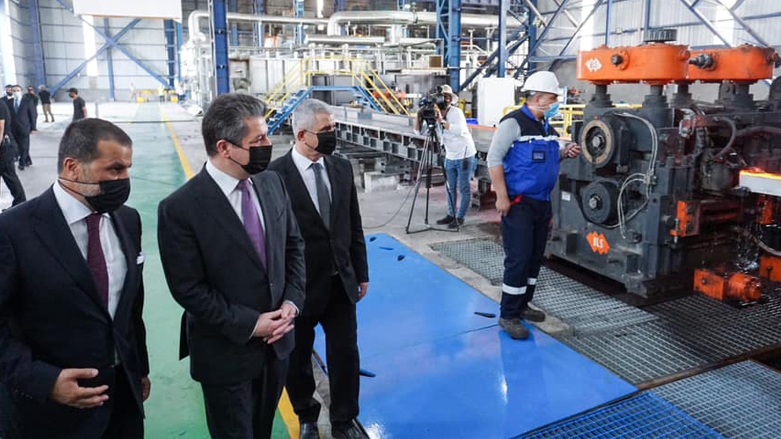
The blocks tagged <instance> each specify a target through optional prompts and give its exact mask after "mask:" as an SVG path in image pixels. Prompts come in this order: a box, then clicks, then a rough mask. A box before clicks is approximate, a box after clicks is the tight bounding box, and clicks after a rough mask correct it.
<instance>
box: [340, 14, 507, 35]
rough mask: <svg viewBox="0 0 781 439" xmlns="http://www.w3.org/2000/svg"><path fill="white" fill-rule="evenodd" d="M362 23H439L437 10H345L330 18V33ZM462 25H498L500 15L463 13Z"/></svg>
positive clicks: (426, 24) (433, 24)
mask: <svg viewBox="0 0 781 439" xmlns="http://www.w3.org/2000/svg"><path fill="white" fill-rule="evenodd" d="M348 22H349V23H362V24H367V23H371V24H400V25H408V26H409V25H418V26H435V25H436V24H437V13H436V12H408V11H343V12H337V13H335V14H333V15H331V18H329V19H328V35H339V33H340V30H339V29H340V26H342V25H343V24H345V23H348ZM461 26H462V27H497V26H499V17H498V16H496V15H480V14H461ZM520 26H521V22H520V21H518V20H517V19H513V20H512V22H510V20H508V23H507V27H508V28H512V29H514V28H517V27H520Z"/></svg>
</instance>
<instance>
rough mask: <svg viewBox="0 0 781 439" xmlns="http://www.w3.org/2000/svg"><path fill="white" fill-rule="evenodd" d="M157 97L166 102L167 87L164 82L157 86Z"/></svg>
mask: <svg viewBox="0 0 781 439" xmlns="http://www.w3.org/2000/svg"><path fill="white" fill-rule="evenodd" d="M157 97H158V98H159V99H160V102H165V87H163V84H160V85H158V86H157Z"/></svg>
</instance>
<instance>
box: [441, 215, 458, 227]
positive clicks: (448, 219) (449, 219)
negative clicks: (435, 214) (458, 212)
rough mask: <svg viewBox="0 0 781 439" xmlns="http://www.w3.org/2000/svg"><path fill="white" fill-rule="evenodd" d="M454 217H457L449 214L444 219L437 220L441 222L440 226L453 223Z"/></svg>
mask: <svg viewBox="0 0 781 439" xmlns="http://www.w3.org/2000/svg"><path fill="white" fill-rule="evenodd" d="M454 219H455V218H453V217H452V216H450V215H448V216H446V217H444V218H442V219H438V220H437V224H439V225H440V226H442V225H445V224H451V223H452V222H453V220H454Z"/></svg>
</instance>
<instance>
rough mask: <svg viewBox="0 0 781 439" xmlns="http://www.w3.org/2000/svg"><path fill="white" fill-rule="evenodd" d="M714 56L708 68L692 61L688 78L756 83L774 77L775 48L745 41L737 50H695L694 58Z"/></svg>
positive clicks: (690, 79) (711, 57) (702, 80)
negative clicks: (753, 44) (758, 45)
mask: <svg viewBox="0 0 781 439" xmlns="http://www.w3.org/2000/svg"><path fill="white" fill-rule="evenodd" d="M699 56H707V57H710V60H709V61H710V62H709V65H707V67H698V66H697V65H696V64H689V66H688V74H687V79H688V80H689V81H692V82H693V81H700V82H721V81H737V82H755V81H759V80H762V79H771V78H773V67H774V64H775V61H776V58H777V56H778V55H777V54H776V51H775V49H773V48H770V47H765V48H763V47H756V46H752V45H750V44H744V45H742V46H740V47H737V48H734V49H707V50H696V51H692V53H691V57H692V59H693V60H694V59H697V57H699Z"/></svg>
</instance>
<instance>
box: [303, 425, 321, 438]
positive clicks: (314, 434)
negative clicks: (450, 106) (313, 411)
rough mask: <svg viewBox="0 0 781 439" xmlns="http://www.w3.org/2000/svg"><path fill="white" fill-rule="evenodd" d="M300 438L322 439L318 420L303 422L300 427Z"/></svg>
mask: <svg viewBox="0 0 781 439" xmlns="http://www.w3.org/2000/svg"><path fill="white" fill-rule="evenodd" d="M298 439H320V432H318V431H317V423H316V422H302V423H301V425H300V427H299V429H298Z"/></svg>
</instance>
